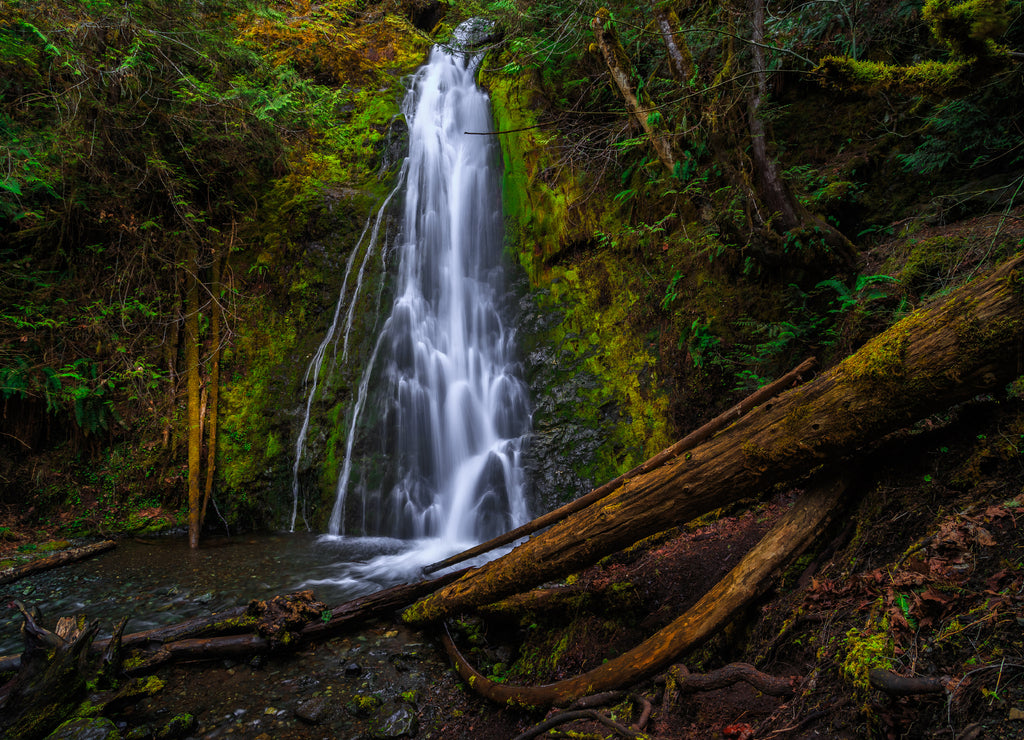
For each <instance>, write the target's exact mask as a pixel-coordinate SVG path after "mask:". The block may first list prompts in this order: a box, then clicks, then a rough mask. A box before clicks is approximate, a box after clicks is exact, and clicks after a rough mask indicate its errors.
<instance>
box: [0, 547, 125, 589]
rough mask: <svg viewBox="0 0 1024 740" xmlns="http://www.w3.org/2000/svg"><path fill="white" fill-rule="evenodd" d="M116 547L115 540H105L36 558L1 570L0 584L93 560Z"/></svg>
mask: <svg viewBox="0 0 1024 740" xmlns="http://www.w3.org/2000/svg"><path fill="white" fill-rule="evenodd" d="M114 547H117V543H116V542H114V540H104V541H103V542H95V543H93V544H91V545H82V546H81V547H71V548H68V549H67V550H61V551H60V552H55V553H54V554H53V555H47V556H46V557H43V558H36V559H35V560H33V561H31V562H29V563H25V564H24V565H15V566H12V567H10V568H4V569H3V570H0V584H3V583H10V582H11V581H17V580H18V579H19V578H24V577H25V576H30V575H32V574H33V573H41V572H43V571H44V570H50V569H51V568H56V567H57V566H59V565H66V564H68V563H74V562H76V561H78V560H84V559H85V558H91V557H92V556H93V555H98V554H100V553H101V552H106V551H107V550H110V549H112V548H114Z"/></svg>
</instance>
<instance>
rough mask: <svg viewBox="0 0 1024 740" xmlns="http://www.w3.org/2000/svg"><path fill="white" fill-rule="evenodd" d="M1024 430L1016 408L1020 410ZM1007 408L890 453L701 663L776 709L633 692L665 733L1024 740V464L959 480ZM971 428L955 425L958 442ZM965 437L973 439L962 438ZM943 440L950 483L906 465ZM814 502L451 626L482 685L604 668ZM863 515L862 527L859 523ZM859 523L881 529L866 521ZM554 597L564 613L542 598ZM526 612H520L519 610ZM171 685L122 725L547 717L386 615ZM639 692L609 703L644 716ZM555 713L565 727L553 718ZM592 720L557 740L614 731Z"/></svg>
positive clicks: (464, 731)
mask: <svg viewBox="0 0 1024 740" xmlns="http://www.w3.org/2000/svg"><path fill="white" fill-rule="evenodd" d="M1011 416H1012V415H1011ZM1007 418H1008V417H1007V416H1006V414H1005V413H1004V411H1003V410H1001V409H994V408H993V406H992V405H991V404H981V406H980V408H974V409H971V408H968V409H966V410H963V411H962V412H961V413H960V414H959V417H958V419H957V423H956V424H955V425H953V426H952V427H951V426H945V427H944V426H942V425H941V424H937V425H936V427H935V429H931V430H924V431H921V432H920V434H910V435H904V436H903V437H901V438H900V439H896V440H890V441H889V442H888V444H887V445H885V446H883V448H882V449H880V450H879V451H878V452H877V453H875V455H874V456H873V457H872V458H871V459H870V460H869V461H868V463H869V464H868V465H867V466H865V467H866V469H869V470H871V471H872V473H871V474H870V475H869V476H867V478H862V479H863V480H865V481H866V482H865V483H864V484H863V485H861V486H860V491H859V494H858V496H857V498H856V499H855V500H851V501H850V503H849V509H848V511H847V513H848V514H850V516H849V517H845V516H844V517H841V520H840V521H839V522H837V523H836V525H835V526H834V528H833V529H832V530H831V531H829V532H827V533H826V534H825V536H824V537H823V538H822V539H821V541H819V543H818V544H817V545H816V547H815V549H814V550H813V551H811V552H809V553H807V554H805V556H804V557H803V558H801V559H800V560H799V561H798V562H797V563H796V564H795V565H794V566H792V567H791V568H789V569H788V570H787V571H786V572H785V573H783V574H782V575H781V579H780V581H779V584H778V587H777V588H776V590H775V591H774V592H773V593H771V594H769V595H768V596H767V597H765V598H764V599H763V600H762V601H761V602H760V603H758V604H757V605H756V606H755V607H753V608H751V609H750V610H748V611H747V612H746V613H745V614H742V615H737V618H736V620H735V621H734V622H733V624H732V625H731V626H730V627H729V628H728V629H727V630H725V631H724V632H723V633H722V634H720V635H719V636H718V637H716V638H715V639H713V640H712V641H711V642H710V643H709V644H707V645H705V646H703V647H702V648H701V649H699V650H698V651H696V652H694V653H692V654H690V655H688V656H685V657H684V658H683V661H684V662H685V664H686V666H687V668H688V669H689V670H690V671H693V672H706V671H710V670H713V669H715V668H718V667H721V666H722V665H725V664H726V663H729V662H731V661H744V662H750V663H753V664H755V665H756V666H757V668H758V669H760V670H762V671H764V672H766V673H769V674H772V675H775V676H782V677H788V676H797V677H799V681H800V682H799V683H798V684H797V692H796V694H795V695H794V696H793V697H790V698H788V699H780V698H775V697H770V696H765V695H762V694H759V693H758V692H757V691H755V690H754V689H753V688H751V687H750V686H748V685H746V684H744V683H737V684H734V685H733V686H730V687H727V688H723V689H718V690H716V691H710V692H705V693H697V694H689V695H675V696H674V697H670V699H669V701H668V702H667V703H666V702H665V699H664V683H663V682H662V683H658V682H657V681H649V682H647V683H645V684H641V685H639V686H636V687H634V688H633V691H634V692H635V693H636V694H637V695H640V696H644V697H646V698H647V699H648V700H649V701H651V702H652V704H653V706H654V711H653V714H652V716H651V719H650V721H649V723H648V724H647V726H646V733H647V735H648V736H649V737H652V738H666V739H668V738H678V739H680V740H682V739H686V740H689V739H691V738H692V739H696V738H742V737H750V738H769V737H771V738H812V737H832V738H862V737H881V738H926V737H927V738H942V737H949V738H953V739H956V738H960V739H962V740H967V739H968V738H1000V739H1001V738H1020V737H1022V736H1024V711H1022V710H1024V641H1022V636H1024V616H1022V615H1024V609H1022V604H1024V526H1022V525H1024V520H1022V516H1021V513H1022V509H1021V504H1022V503H1024V496H1022V495H1021V494H1020V493H1019V492H1020V490H1021V488H1020V486H1021V482H1022V480H1024V471H1021V470H1020V469H1019V468H1020V464H1019V462H1014V464H1013V466H1012V467H1016V468H1018V470H1017V471H1016V472H1014V471H1013V470H1012V469H1011V466H1009V465H1006V464H1003V463H1000V461H999V460H994V461H992V460H990V461H989V463H990V465H989V466H988V468H987V470H986V473H987V476H986V478H985V479H984V481H982V482H981V483H980V484H979V485H977V486H974V487H973V489H972V490H971V492H970V494H968V493H967V492H965V491H962V490H960V491H958V490H955V489H952V488H949V487H948V483H950V482H951V480H952V479H953V478H955V477H956V473H957V471H959V472H961V473H962V472H963V470H964V468H965V466H967V467H969V466H970V465H972V464H976V463H978V461H979V458H978V455H979V445H978V442H979V440H978V439H977V437H978V436H979V435H981V436H985V432H980V431H978V432H976V433H975V434H973V435H971V436H972V437H973V438H974V439H973V440H972V441H970V442H967V441H962V440H964V439H965V437H964V430H965V429H972V428H977V429H991V428H993V426H992V425H993V424H994V425H995V428H998V427H1000V426H1002V427H1003V428H1004V429H1005V426H1006V424H1007ZM953 427H955V431H954V429H953ZM957 439H959V440H961V441H960V442H956V441H955V440H957ZM922 446H924V447H929V448H934V449H935V450H936V452H937V454H940V455H942V456H943V460H942V464H940V465H939V466H937V467H935V468H933V472H931V473H925V474H923V475H922V474H921V473H920V471H917V470H903V472H901V473H899V474H896V473H894V472H893V471H894V469H895V468H894V467H893V465H892V463H893V462H894V459H895V456H898V455H899V451H901V450H902V451H904V452H909V451H911V450H912V449H913V450H914V451H915V452H919V451H920V449H919V448H920V447H922ZM798 494H799V491H793V490H789V491H782V492H776V493H775V494H774V495H773V496H772V497H771V498H770V499H769V500H767V501H762V502H753V501H748V502H744V503H742V504H740V505H738V506H737V507H735V508H734V509H732V510H729V511H720V512H716V514H715V515H714V516H713V517H709V518H708V519H707V520H706V521H704V522H698V523H696V524H695V525H691V526H689V527H687V528H685V529H682V530H680V529H673V530H670V531H668V532H666V533H663V534H662V535H659V536H657V537H654V538H651V539H649V540H648V541H646V542H644V543H641V544H640V545H638V546H636V547H634V548H632V549H631V550H630V551H627V552H624V553H621V554H619V555H617V556H613V557H611V558H607V559H606V560H605V561H602V562H601V563H600V564H598V565H597V566H594V567H592V568H589V569H587V570H586V571H584V572H582V573H580V574H579V575H578V576H576V577H573V578H569V579H567V580H566V581H565V582H564V583H559V584H549V585H548V587H546V588H545V589H544V591H545V592H557V598H554V599H538V600H537V601H536V603H537V604H538V606H536V607H524V608H523V609H522V611H520V612H519V613H515V614H513V613H512V612H511V611H507V610H506V611H499V610H493V611H489V612H485V613H484V614H483V615H482V616H479V617H472V618H465V619H460V620H455V621H454V622H453V623H452V624H451V625H450V626H451V628H452V631H453V634H454V635H455V637H456V639H457V641H458V642H459V643H460V645H461V646H462V648H463V652H464V653H465V654H466V655H467V657H468V658H469V659H470V660H471V662H473V663H474V664H475V665H476V667H477V668H478V669H480V670H481V671H482V672H483V673H485V674H489V675H492V676H494V677H496V678H497V679H498V680H503V681H507V682H509V683H512V684H516V683H545V682H549V681H555V680H559V679H561V678H565V677H568V676H571V675H575V674H577V673H580V672H582V671H585V670H588V669H589V668H592V667H594V666H595V665H599V664H600V663H601V662H602V661H603V660H604V659H606V658H608V657H611V656H614V655H617V654H619V653H621V652H623V651H625V650H627V649H629V648H631V647H632V646H634V645H635V644H637V643H638V642H640V641H642V640H643V639H645V638H646V637H648V636H649V635H650V634H652V633H653V632H654V631H656V630H657V629H658V628H660V627H661V626H663V625H664V624H666V623H667V622H669V621H671V620H672V619H674V618H675V616H677V615H678V614H680V613H682V612H683V611H684V610H685V609H686V608H687V607H688V606H689V605H690V604H692V603H693V602H694V601H695V600H696V599H697V598H699V596H700V595H701V594H703V593H704V592H705V591H706V590H707V589H708V588H710V587H711V586H712V585H713V584H714V583H715V582H716V581H717V580H719V579H720V578H721V577H722V575H724V574H725V573H726V572H727V571H728V570H729V568H731V567H732V566H733V565H735V563H736V562H737V561H738V560H739V559H740V558H741V557H742V555H743V553H745V552H746V551H747V550H748V549H749V548H750V547H751V546H752V545H753V544H755V543H756V542H757V540H758V539H759V538H760V537H761V536H762V535H763V534H764V532H766V531H767V530H768V528H770V527H771V525H772V523H773V522H774V521H775V519H777V518H778V516H779V515H781V513H783V512H784V511H785V510H786V508H787V507H788V506H789V504H790V503H791V502H792V500H793V498H794V497H795V496H796V495H798ZM854 515H856V516H854ZM856 521H862V522H864V524H862V525H860V526H856V525H855V524H854V523H855V522H856ZM543 604H546V605H547V606H544V605H543ZM513 611H514V610H513ZM875 667H883V668H889V669H891V670H893V671H895V672H897V673H899V674H901V675H922V676H939V677H945V678H948V682H947V690H946V692H944V693H941V694H932V695H921V696H909V697H891V696H889V695H887V694H885V693H883V692H881V691H878V690H875V689H873V688H870V687H869V686H868V685H867V683H866V672H867V669H868V668H875ZM158 675H159V676H160V677H161V678H162V679H163V680H164V681H165V686H164V688H163V689H162V690H161V691H160V692H159V693H157V694H156V695H155V696H153V697H151V698H149V699H146V700H143V701H142V702H140V703H138V704H136V705H134V706H131V707H129V708H127V709H125V710H123V712H122V713H121V714H119V715H117V716H115V717H113V719H114V720H115V722H117V723H119V724H121V727H122V729H123V731H130V730H131V729H135V728H141V732H140V734H139V735H138V736H142V737H145V736H150V735H151V734H152V735H155V734H156V733H157V732H159V731H160V730H161V728H164V727H166V726H169V723H170V722H171V720H172V719H173V718H174V717H178V716H180V715H183V714H188V715H191V716H192V717H193V718H194V723H192V724H189V723H186V724H185V725H184V727H185V728H187V729H185V730H182V733H183V734H180V735H178V736H187V737H201V738H218V737H229V736H230V737H246V738H271V737H273V738H319V737H325V738H328V737H329V738H375V737H418V738H445V739H449V738H450V739H452V740H456V739H462V738H465V739H466V740H469V739H470V738H473V739H487V738H491V739H494V740H498V739H507V738H512V737H515V736H516V735H518V734H519V733H521V732H524V731H525V730H527V729H529V728H530V727H532V726H534V725H536V724H537V723H539V722H541V721H543V720H544V718H545V713H544V712H528V711H524V710H522V709H515V710H513V709H507V708H501V707H497V706H495V705H493V704H491V703H489V702H487V701H485V700H483V699H481V698H479V697H478V696H477V695H476V694H474V693H473V692H472V691H471V690H470V689H469V688H468V687H467V686H466V685H465V684H464V683H463V682H462V681H460V680H459V678H458V676H457V675H456V674H455V672H454V671H453V670H452V669H451V668H450V667H449V664H448V660H447V658H446V656H445V655H444V652H443V649H442V648H441V646H440V641H439V639H438V635H437V634H432V633H424V632H418V631H414V630H409V629H407V628H405V627H404V626H402V625H400V624H398V623H397V622H396V623H393V624H387V623H382V624H378V625H376V626H373V627H370V628H367V629H365V630H362V631H359V632H355V633H352V634H347V635H344V636H340V637H336V638H333V639H331V640H329V641H326V642H320V643H315V644H311V645H307V646H305V647H303V648H302V649H301V650H299V651H298V652H297V653H291V654H281V655H271V656H268V657H261V658H256V659H253V660H252V661H248V662H246V661H237V660H221V661H213V662H206V663H196V664H183V665H178V666H172V667H169V668H164V669H163V670H161V671H160V673H159V674H158ZM637 706H638V705H636V704H635V703H634V702H633V701H631V700H630V699H629V698H626V699H624V700H622V701H620V702H619V703H618V704H617V705H616V706H614V707H610V708H608V709H607V710H606V711H608V712H609V714H611V715H612V716H614V717H615V718H616V720H617V721H618V722H619V723H620V724H625V725H628V724H629V723H630V722H633V721H635V719H636V714H637ZM549 714H550V713H549ZM610 732H611V731H610V730H609V729H608V728H607V727H604V726H603V725H601V724H600V723H598V722H597V721H577V722H574V723H571V724H565V725H562V726H560V727H559V728H557V729H555V730H554V731H552V734H550V735H547V736H549V737H574V738H605V737H609V736H610Z"/></svg>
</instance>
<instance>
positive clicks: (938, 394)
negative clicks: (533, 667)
mask: <svg viewBox="0 0 1024 740" xmlns="http://www.w3.org/2000/svg"><path fill="white" fill-rule="evenodd" d="M1022 265H1024V255H1018V256H1016V257H1014V258H1012V259H1010V260H1008V261H1007V262H1006V263H1005V264H1004V265H1002V266H1001V267H1000V268H999V269H998V270H996V271H994V272H993V273H992V274H991V275H989V276H988V277H985V278H983V279H979V280H976V281H974V282H971V283H969V284H968V285H965V286H963V287H961V288H959V289H958V290H956V291H954V292H953V293H952V294H951V295H950V296H949V297H948V298H946V299H945V300H944V301H943V302H941V303H939V304H937V305H933V306H931V307H928V308H924V309H919V310H917V311H915V312H913V313H912V314H910V315H909V316H908V317H906V318H905V319H903V320H902V321H900V322H898V323H897V324H895V325H894V326H892V327H891V328H890V329H888V330H887V331H885V332H883V333H882V334H880V335H879V336H877V337H875V338H874V339H873V340H871V341H870V342H868V343H867V344H866V345H865V346H864V347H863V348H861V349H860V350H859V351H858V352H856V353H855V354H853V355H852V356H850V357H849V358H847V359H846V360H845V361H844V362H842V363H840V364H839V365H837V366H836V367H834V368H832V369H831V370H829V371H827V372H825V373H823V374H822V375H819V376H818V377H817V378H815V379H814V380H812V381H810V382H808V383H806V384H804V385H802V386H799V387H797V388H794V389H791V390H789V391H786V392H785V393H783V394H782V395H780V396H779V397H778V398H776V399H774V400H773V401H771V402H770V403H765V404H764V405H763V406H761V407H759V408H758V409H756V410H754V411H752V412H751V413H749V414H747V415H746V416H744V417H742V418H741V419H740V421H739V422H737V423H735V424H733V425H732V426H730V427H729V428H727V429H725V430H723V431H722V432H720V433H719V434H718V435H716V436H715V437H713V438H711V439H710V440H708V441H707V442H705V443H703V444H702V445H700V446H698V447H696V448H694V449H693V450H691V451H690V452H688V453H686V454H684V455H681V456H679V457H677V458H675V459H673V460H671V461H669V462H668V463H666V464H665V465H663V466H661V467H659V468H657V469H655V470H652V471H650V472H648V473H645V474H642V475H638V476H636V477H635V478H632V479H630V480H628V481H626V482H625V483H623V484H622V485H621V486H620V487H619V488H618V489H617V490H616V491H614V492H613V493H611V494H609V495H608V496H606V497H604V498H602V499H601V500H600V501H597V502H595V503H593V504H591V505H590V506H588V507H587V508H586V509H584V510H582V511H579V512H577V513H575V514H573V515H572V516H570V517H569V518H567V519H565V520H563V521H562V522H560V523H558V524H555V525H553V526H552V527H551V528H550V529H548V530H547V531H545V532H543V533H541V534H538V535H536V536H534V537H533V538H531V539H530V540H528V541H527V542H525V543H523V544H521V545H519V546H518V547H517V548H515V549H514V550H512V551H511V552H510V553H508V554H507V555H505V556H504V557H501V558H498V559H496V560H493V561H491V562H490V563H488V564H486V565H484V566H482V567H480V568H477V569H476V570H473V571H470V572H469V573H467V574H466V575H465V576H463V577H462V578H461V579H460V580H458V581H456V582H455V583H453V584H451V585H450V586H447V587H445V588H443V589H440V590H438V591H437V592H436V593H434V594H431V595H430V596H428V597H426V598H424V599H422V600H420V601H419V602H418V603H417V604H415V605H413V607H411V608H410V609H408V610H407V611H406V612H405V614H404V615H403V618H404V619H405V620H406V621H407V622H409V623H413V624H422V623H426V622H431V621H435V620H439V619H442V618H444V617H447V616H450V615H453V614H458V613H461V612H465V611H467V610H471V609H473V608H475V607H477V606H480V605H483V604H488V603H491V602H494V601H497V600H499V599H501V598H504V597H505V596H509V595H511V594H513V593H517V592H520V591H523V590H525V589H526V588H529V587H531V586H533V585H536V584H539V583H543V582H545V581H548V580H551V579H554V578H559V577H562V576H565V575H567V574H569V573H573V572H576V571H578V570H580V569H581V568H583V567H585V566H587V565H589V564H591V563H594V562H596V561H597V560H599V559H600V558H602V557H604V556H606V555H609V554H611V553H613V552H616V551H618V550H621V549H622V548H624V547H627V546H629V545H631V544H632V543H634V542H636V541H637V540H640V539H642V538H643V537H646V536H648V535H651V534H654V533H655V532H658V531H661V530H663V529H665V528H666V527H669V526H672V525H673V524H681V523H684V522H687V521H689V520H691V519H694V518H696V517H698V516H701V515H702V514H705V513H707V512H709V511H711V510H713V509H716V508H719V507H721V506H723V505H726V504H728V503H731V502H734V501H736V500H738V499H740V498H742V497H745V496H751V495H755V494H757V493H759V492H761V491H763V490H764V489H765V488H767V487H768V486H770V485H772V484H775V483H786V482H793V481H795V480H797V479H799V478H800V477H801V476H804V475H806V474H807V472H808V471H810V470H811V469H813V468H814V467H816V466H818V465H820V464H821V463H822V462H825V461H828V460H830V459H837V458H839V457H841V456H844V455H849V454H851V453H852V452H853V451H856V450H858V448H863V447H869V446H870V445H871V444H873V443H874V442H875V441H876V440H878V439H880V438H881V437H882V436H884V435H885V434H888V433H890V432H892V431H895V430H896V429H899V428H902V427H904V426H906V425H907V424H909V423H912V422H914V421H916V420H918V419H920V418H921V417H922V416H924V415H927V414H928V413H931V412H933V411H934V410H935V409H936V408H946V407H948V406H949V405H952V404H953V403H956V402H958V401H962V400H964V399H966V398H970V397H971V396H973V395H976V394H978V393H980V392H984V391H991V390H992V389H994V388H997V387H1000V385H1005V384H1006V383H1008V382H1010V381H1011V380H1012V379H1013V378H1014V377H1016V376H1017V375H1018V374H1019V373H1020V372H1021V368H1022V364H1024V363H1022V349H1024V273H1022Z"/></svg>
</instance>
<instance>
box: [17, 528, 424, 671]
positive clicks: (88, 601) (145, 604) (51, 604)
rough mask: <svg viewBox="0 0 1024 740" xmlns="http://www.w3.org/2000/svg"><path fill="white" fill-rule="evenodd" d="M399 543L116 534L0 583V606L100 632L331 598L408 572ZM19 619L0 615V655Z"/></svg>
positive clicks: (409, 576) (414, 565) (411, 566)
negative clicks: (308, 593) (294, 598)
mask: <svg viewBox="0 0 1024 740" xmlns="http://www.w3.org/2000/svg"><path fill="white" fill-rule="evenodd" d="M408 547H409V543H401V542H398V541H396V540H388V539H383V538H380V539H358V540H357V539H339V538H329V537H317V536H314V535H310V534H279V535H258V536H248V537H233V538H221V539H211V540H209V541H206V542H204V543H203V545H202V547H200V548H199V549H198V550H194V551H193V550H190V549H189V547H188V543H187V541H186V540H185V539H184V538H180V537H165V538H155V539H148V540H125V541H122V542H119V543H118V546H117V547H116V548H114V549H113V550H109V551H107V552H105V553H102V554H100V555H97V556H95V557H93V558H90V559H88V560H83V561H81V562H78V563H72V564H70V565H66V566H63V567H60V568H56V569H54V570H50V571H46V572H44V573H39V574H36V575H34V576H30V577H28V578H24V579H22V580H19V581H16V582H14V583H9V584H5V585H3V586H0V604H3V605H4V606H5V607H6V605H7V604H8V603H10V602H11V601H12V600H14V599H19V600H21V601H22V602H24V603H25V604H27V605H33V606H37V607H38V608H39V609H40V610H41V611H42V613H43V618H44V624H45V625H46V626H48V627H50V628H52V627H53V624H54V622H55V621H56V619H57V618H58V617H61V616H65V615H71V614H79V613H81V614H85V615H86V617H87V618H88V619H89V620H93V619H98V620H100V625H101V626H100V634H101V635H108V634H109V633H110V630H111V629H112V628H113V626H114V624H115V623H116V622H117V620H118V619H120V618H121V617H122V616H128V617H129V618H130V619H129V622H128V626H127V629H126V632H129V633H130V632H137V631H140V630H145V629H149V628H151V627H156V626H159V625H164V624H172V623H175V622H180V621H182V620H184V619H187V618H189V617H194V616H197V615H200V614H209V613H211V612H215V611H221V610H223V609H227V608H231V607H234V606H238V605H240V604H245V603H247V602H248V601H249V600H250V599H256V598H259V599H265V598H268V597H271V596H275V595H277V594H285V593H291V592H293V591H299V590H302V589H307V588H308V589H312V590H313V592H314V594H315V595H316V597H317V599H318V600H320V601H323V602H325V603H327V604H328V605H331V606H333V605H336V604H339V603H341V602H343V601H346V600H348V599H352V598H355V597H356V596H361V595H363V594H365V593H369V592H371V591H376V590H378V589H380V588H383V587H387V586H390V585H394V584H395V583H401V582H404V581H406V580H416V579H417V578H418V573H417V571H418V569H419V566H421V565H425V564H426V562H429V559H427V560H424V559H423V558H422V557H420V558H414V559H413V560H412V561H410V560H409V559H408V558H403V556H402V553H403V552H404V551H407V548H408ZM20 624H21V617H20V616H19V615H18V614H17V612H15V611H14V610H12V609H7V608H4V609H3V610H2V612H0V655H9V654H12V653H18V652H21V637H20V631H19V630H20Z"/></svg>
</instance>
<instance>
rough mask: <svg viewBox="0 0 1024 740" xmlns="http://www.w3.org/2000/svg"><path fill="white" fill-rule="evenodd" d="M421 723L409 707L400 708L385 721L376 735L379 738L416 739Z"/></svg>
mask: <svg viewBox="0 0 1024 740" xmlns="http://www.w3.org/2000/svg"><path fill="white" fill-rule="evenodd" d="M418 729H419V723H418V722H417V720H416V715H415V713H413V711H412V710H410V709H409V708H408V707H399V708H398V709H396V710H395V711H394V713H393V714H392V715H391V716H390V717H388V718H387V719H386V720H384V723H383V724H382V725H381V726H380V729H379V730H378V731H377V732H375V733H374V737H378V738H397V737H415V736H416V730H418Z"/></svg>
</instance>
